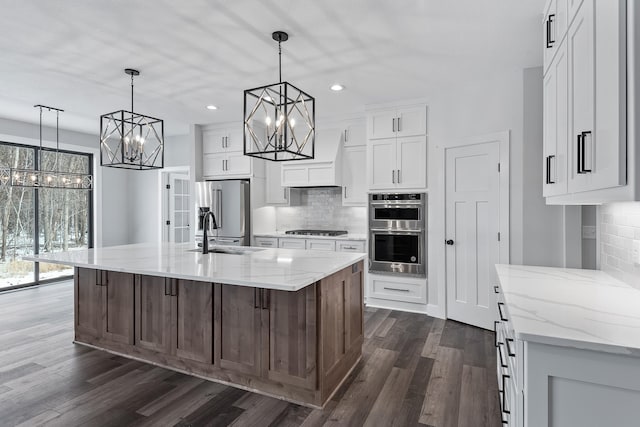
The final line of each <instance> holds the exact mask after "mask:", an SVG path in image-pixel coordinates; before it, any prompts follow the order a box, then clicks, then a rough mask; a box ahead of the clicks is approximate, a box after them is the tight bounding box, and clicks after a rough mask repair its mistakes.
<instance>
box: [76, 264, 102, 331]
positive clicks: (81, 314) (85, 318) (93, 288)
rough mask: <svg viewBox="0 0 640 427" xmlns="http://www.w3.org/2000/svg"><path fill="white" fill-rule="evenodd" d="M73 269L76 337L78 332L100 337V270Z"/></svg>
mask: <svg viewBox="0 0 640 427" xmlns="http://www.w3.org/2000/svg"><path fill="white" fill-rule="evenodd" d="M75 270H76V271H75V275H74V282H75V283H74V287H75V310H74V313H75V324H76V325H75V326H76V327H75V330H76V338H77V336H78V335H79V334H80V335H82V334H84V335H88V336H91V337H96V338H97V337H100V336H101V335H102V287H101V286H100V282H99V275H100V274H101V272H100V271H97V270H89V269H87V268H76V269H75Z"/></svg>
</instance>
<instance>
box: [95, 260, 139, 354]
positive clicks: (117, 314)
mask: <svg viewBox="0 0 640 427" xmlns="http://www.w3.org/2000/svg"><path fill="white" fill-rule="evenodd" d="M103 277H104V279H103V281H102V283H101V285H102V289H103V292H104V293H103V297H104V310H103V325H104V326H103V338H104V339H106V340H108V341H112V342H118V343H123V344H133V337H134V324H133V311H134V310H133V293H134V287H133V283H134V275H133V274H130V273H119V272H115V271H104V272H103Z"/></svg>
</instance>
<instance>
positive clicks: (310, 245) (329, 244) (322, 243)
mask: <svg viewBox="0 0 640 427" xmlns="http://www.w3.org/2000/svg"><path fill="white" fill-rule="evenodd" d="M306 248H307V249H314V250H317V251H331V252H333V251H335V250H336V241H335V240H326V239H307V244H306Z"/></svg>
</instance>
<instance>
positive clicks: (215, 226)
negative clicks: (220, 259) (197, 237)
mask: <svg viewBox="0 0 640 427" xmlns="http://www.w3.org/2000/svg"><path fill="white" fill-rule="evenodd" d="M209 217H211V219H213V229H214V230H217V229H218V224H217V223H216V216H215V215H214V214H213V212H212V211H208V212H207V213H205V214H204V218H202V232H203V234H202V253H203V254H208V253H209V237H208V236H207V229H209Z"/></svg>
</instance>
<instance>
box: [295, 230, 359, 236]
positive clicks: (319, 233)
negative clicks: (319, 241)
mask: <svg viewBox="0 0 640 427" xmlns="http://www.w3.org/2000/svg"><path fill="white" fill-rule="evenodd" d="M285 234H296V235H301V236H342V235H343V234H347V232H346V231H344V230H289V231H285Z"/></svg>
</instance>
